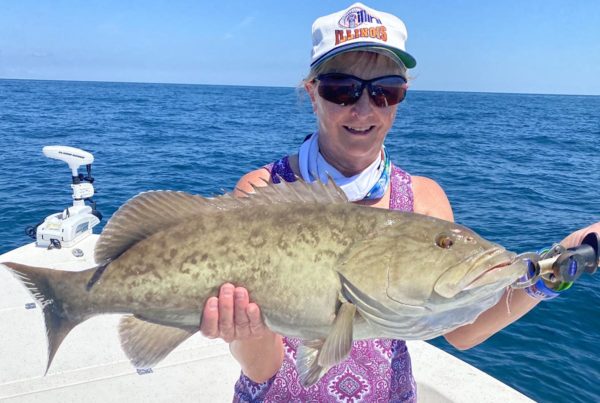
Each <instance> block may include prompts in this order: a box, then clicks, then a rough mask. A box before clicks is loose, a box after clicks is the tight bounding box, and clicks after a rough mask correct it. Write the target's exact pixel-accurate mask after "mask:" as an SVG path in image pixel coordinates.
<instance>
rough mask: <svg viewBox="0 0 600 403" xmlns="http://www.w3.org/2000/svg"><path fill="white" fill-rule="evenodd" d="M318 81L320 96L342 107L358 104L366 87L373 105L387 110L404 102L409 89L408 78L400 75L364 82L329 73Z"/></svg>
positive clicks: (347, 75) (349, 76) (319, 76)
mask: <svg viewBox="0 0 600 403" xmlns="http://www.w3.org/2000/svg"><path fill="white" fill-rule="evenodd" d="M316 80H318V81H319V85H318V87H317V88H318V92H319V95H320V96H321V97H322V98H323V99H326V100H327V101H329V102H333V103H334V104H338V105H342V106H346V105H353V104H355V103H356V102H358V100H359V99H360V97H361V95H362V93H363V90H364V89H365V87H366V88H367V93H368V94H369V97H370V98H371V100H373V103H374V104H375V105H376V106H378V107H379V108H385V107H386V106H392V105H396V104H399V103H400V102H402V100H403V99H404V97H405V96H406V89H407V85H406V78H404V77H402V76H398V75H391V76H383V77H377V78H373V79H372V80H363V79H361V78H358V77H355V76H351V75H350V74H342V73H329V74H320V75H318V76H317V78H316Z"/></svg>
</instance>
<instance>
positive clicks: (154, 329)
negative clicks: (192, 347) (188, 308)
mask: <svg viewBox="0 0 600 403" xmlns="http://www.w3.org/2000/svg"><path fill="white" fill-rule="evenodd" d="M196 331H197V330H195V329H182V328H179V327H172V326H164V325H159V324H157V323H152V322H148V321H145V320H143V319H140V318H138V317H135V316H124V317H123V318H122V319H121V322H120V323H119V337H120V339H121V347H122V348H123V351H125V354H127V357H128V358H129V360H130V361H131V363H132V364H133V365H134V366H135V367H136V368H150V367H152V366H153V365H155V364H157V363H158V362H160V361H161V360H162V359H163V358H165V357H166V356H167V355H168V354H169V353H170V352H171V351H173V350H174V349H175V347H177V346H178V345H180V344H181V343H183V342H184V341H185V340H186V339H187V338H188V337H190V336H191V335H193V334H194V333H196Z"/></svg>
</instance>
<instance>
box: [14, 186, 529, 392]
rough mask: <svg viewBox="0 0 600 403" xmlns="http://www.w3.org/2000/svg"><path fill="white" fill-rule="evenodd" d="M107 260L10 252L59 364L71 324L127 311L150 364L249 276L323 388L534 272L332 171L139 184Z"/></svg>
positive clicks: (117, 221) (113, 228)
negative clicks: (60, 265) (358, 363)
mask: <svg viewBox="0 0 600 403" xmlns="http://www.w3.org/2000/svg"><path fill="white" fill-rule="evenodd" d="M95 259H96V262H98V264H99V265H98V266H97V267H96V268H92V269H89V270H85V271H82V272H71V271H61V270H52V269H45V268H37V267H28V266H24V265H21V264H17V263H10V262H9V263H4V265H6V266H8V267H9V268H10V269H11V270H12V271H13V272H14V273H15V274H16V276H17V277H18V278H19V279H20V280H21V281H22V282H23V283H24V284H25V286H26V287H27V288H28V289H29V291H30V292H31V293H32V295H33V296H34V297H35V298H36V299H37V301H38V302H39V303H40V304H41V306H42V307H43V312H44V318H45V322H46V328H47V334H48V344H49V348H48V351H49V357H48V366H47V369H48V368H49V367H50V364H51V362H52V359H53V357H54V355H55V353H56V351H57V349H58V347H59V345H60V343H61V342H62V341H63V339H64V338H65V336H66V335H67V333H68V332H69V331H70V330H71V329H72V328H73V327H75V326H77V325H78V324H79V323H81V322H83V321H85V320H86V319H88V318H90V317H92V316H94V315H99V314H107V313H122V314H128V315H127V316H124V317H123V318H122V320H121V323H120V326H119V333H120V339H121V343H122V347H123V349H124V351H125V352H126V354H127V356H128V357H129V358H130V360H131V362H132V363H133V364H134V365H135V366H136V367H150V366H153V365H154V364H156V363H157V362H159V361H160V360H161V359H163V358H164V357H165V356H166V355H167V354H169V352H171V351H172V350H173V349H174V348H175V347H177V346H178V345H179V344H180V343H181V342H183V341H184V340H185V339H187V338H188V337H190V336H191V335H193V334H194V333H196V332H197V331H198V329H199V324H200V321H201V313H202V308H203V306H204V303H205V301H206V299H207V298H209V297H210V296H214V295H217V293H218V290H219V287H220V286H221V285H222V284H223V283H225V282H231V283H233V284H235V285H236V286H243V287H246V288H247V289H248V290H249V293H250V297H251V299H252V300H253V301H255V302H257V303H258V304H259V306H260V307H261V310H262V313H263V315H264V319H265V321H266V323H267V324H268V326H269V327H270V328H271V329H272V330H274V331H275V332H277V333H280V334H283V335H286V336H291V337H298V338H301V339H304V340H307V342H306V343H305V344H304V345H303V346H302V347H301V349H300V351H299V359H298V369H299V372H300V375H301V378H302V382H303V383H304V384H305V385H310V384H312V383H314V382H316V381H317V380H318V378H319V377H320V376H321V375H322V374H323V373H324V371H325V370H327V369H328V368H329V367H330V366H332V365H334V364H336V363H338V362H339V361H341V360H342V359H344V358H345V357H346V356H347V354H348V353H349V351H350V349H351V345H352V340H353V339H361V338H376V337H392V338H399V339H429V338H433V337H436V336H439V335H441V334H444V333H446V332H448V331H450V330H452V329H454V328H456V327H458V326H460V325H463V324H466V323H470V322H472V321H474V320H475V319H476V317H477V316H478V315H479V314H480V313H481V312H483V311H484V310H486V309H488V308H489V307H491V306H492V305H494V304H495V303H497V302H498V300H499V299H500V297H501V295H502V293H503V291H504V290H505V289H506V287H507V286H509V285H510V284H511V283H513V282H515V281H516V280H517V279H518V278H519V277H520V276H521V275H523V274H524V273H525V271H526V266H525V263H523V262H522V261H521V260H518V259H515V254H514V253H512V252H508V251H506V250H505V249H504V248H503V247H501V246H499V245H497V244H494V243H491V242H489V241H486V240H485V239H483V238H481V237H480V236H478V235H477V234H476V233H474V232H473V231H471V230H469V229H468V228H465V227H463V226H461V225H457V224H454V223H451V222H447V221H443V220H439V219H435V218H431V217H427V216H423V215H419V214H413V213H403V212H397V211H389V210H383V209H377V208H370V207H365V206H360V205H356V204H352V203H348V201H347V199H346V197H345V196H344V194H343V192H342V191H341V190H340V189H339V188H337V187H336V186H335V185H334V184H333V181H329V184H327V185H325V184H323V183H320V182H317V183H313V184H306V183H304V182H302V181H296V182H294V183H285V182H283V183H281V184H277V185H270V186H266V187H261V188H257V189H256V191H255V192H254V193H253V194H251V195H249V197H246V198H242V199H236V198H234V197H232V196H230V195H223V196H220V197H216V198H204V197H201V196H196V195H190V194H186V193H181V192H170V191H157V192H147V193H142V194H140V195H138V196H137V197H135V198H133V199H132V200H130V201H129V202H128V203H126V204H125V205H123V206H122V207H121V208H120V209H119V210H118V211H117V212H116V213H115V214H114V216H113V217H112V218H111V219H110V221H109V222H108V223H107V225H106V227H105V229H104V231H103V232H102V234H101V235H100V238H99V240H98V242H97V244H96V249H95Z"/></svg>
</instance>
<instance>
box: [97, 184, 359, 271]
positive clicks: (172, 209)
mask: <svg viewBox="0 0 600 403" xmlns="http://www.w3.org/2000/svg"><path fill="white" fill-rule="evenodd" d="M253 189H254V191H253V192H252V193H247V194H246V195H247V196H248V197H242V198H235V197H233V196H232V194H231V193H227V194H224V195H222V196H219V197H215V198H205V197H202V196H198V195H192V194H188V193H184V192H174V191H151V192H144V193H140V194H139V195H137V196H135V197H134V198H132V199H131V200H129V201H128V202H127V203H125V204H124V205H123V206H121V207H120V208H119V209H118V210H117V211H116V212H115V214H114V215H113V216H112V217H111V219H110V220H109V221H108V223H107V224H106V226H105V227H104V230H103V231H102V234H101V235H100V239H98V242H97V243H96V250H95V256H94V257H95V259H96V262H98V263H102V262H105V261H107V260H110V259H115V258H117V257H118V256H119V255H120V254H121V253H123V252H124V251H126V250H127V249H129V248H130V247H131V246H133V245H134V244H136V243H137V242H139V241H141V240H143V239H145V238H147V237H149V236H151V235H152V234H155V233H157V232H158V231H161V230H165V229H167V228H169V227H172V226H174V225H177V224H179V223H182V222H184V221H186V220H188V219H189V218H191V217H194V216H199V215H205V214H211V213H214V212H219V211H227V210H232V209H237V208H243V207H245V206H255V205H269V204H280V203H317V204H332V203H347V202H348V199H347V198H346V195H345V194H344V192H343V191H342V190H341V189H340V188H339V187H337V186H336V185H335V183H334V182H333V180H331V179H330V180H329V181H328V183H327V184H324V183H322V182H313V183H306V182H304V181H302V180H297V181H295V182H285V181H282V182H280V183H277V184H272V183H271V184H267V186H253Z"/></svg>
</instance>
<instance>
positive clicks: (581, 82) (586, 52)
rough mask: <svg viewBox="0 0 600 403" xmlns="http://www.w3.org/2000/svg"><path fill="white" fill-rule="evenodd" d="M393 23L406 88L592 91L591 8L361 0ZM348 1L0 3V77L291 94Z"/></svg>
mask: <svg viewBox="0 0 600 403" xmlns="http://www.w3.org/2000/svg"><path fill="white" fill-rule="evenodd" d="M364 3H365V4H367V5H369V6H371V7H373V8H375V9H379V10H383V11H388V12H391V13H393V14H396V15H398V16H399V17H400V18H402V19H403V20H404V22H405V23H406V25H407V27H408V33H409V40H408V44H407V46H408V50H409V52H410V53H412V54H413V55H414V56H415V57H416V59H417V62H418V65H417V68H416V69H414V70H413V73H412V75H413V76H414V77H415V80H414V82H413V84H412V86H413V88H414V89H422V90H450V91H491V92H525V93H558V94H591V95H600V1H598V0H576V1H568V0H563V1H558V0H506V1H484V0H479V1H477V0H462V1H461V0H448V1H435V2H434V1H423V0H421V1H416V0H411V1H408V0H407V1H402V0H393V1H392V0H389V1H383V0H381V1H364ZM350 4H351V2H349V1H347V2H346V1H326V0H317V1H312V0H303V1H293V2H288V1H284V0H278V1H251V0H217V1H210V2H209V1H203V0H196V1H177V0H172V1H152V0H148V1H126V0H121V1H108V0H107V1H96V0H92V1H84V0H82V1H66V0H65V1H61V0H56V1H50V0H48V1H41V0H38V1H34V0H18V1H17V0H15V1H9V0H0V78H31V79H50V80H53V79H62V80H94V81H136V82H169V83H201V84H245V85H274V86H295V85H296V84H297V83H298V82H299V81H300V79H301V78H302V77H303V75H304V74H305V73H306V71H307V67H308V64H309V55H310V44H311V39H310V29H311V25H312V22H313V20H314V19H315V18H316V17H318V16H321V15H324V14H328V13H331V12H334V11H338V10H340V9H342V8H344V7H346V6H348V5H350Z"/></svg>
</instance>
